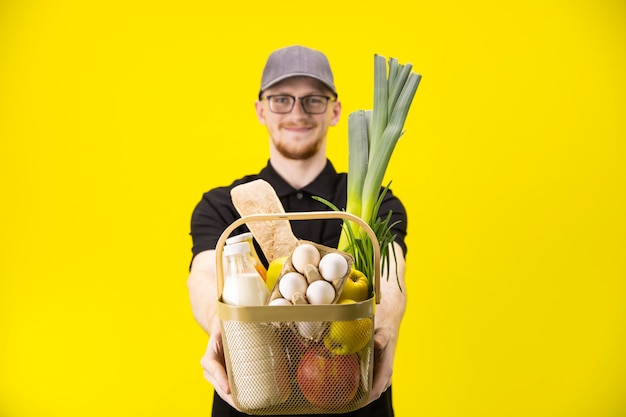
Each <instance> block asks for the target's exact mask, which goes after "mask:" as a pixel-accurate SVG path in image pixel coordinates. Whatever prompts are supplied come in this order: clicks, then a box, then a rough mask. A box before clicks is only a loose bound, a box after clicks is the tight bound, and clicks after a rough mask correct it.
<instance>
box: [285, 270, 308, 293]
mask: <svg viewBox="0 0 626 417" xmlns="http://www.w3.org/2000/svg"><path fill="white" fill-rule="evenodd" d="M307 286H308V284H307V282H306V278H304V275H302V274H299V273H297V272H287V273H286V274H285V275H283V276H282V278H281V279H280V281H279V282H278V291H280V294H281V295H282V296H283V298H286V299H287V300H291V299H292V298H293V296H294V294H297V293H301V294H304V293H306V288H307Z"/></svg>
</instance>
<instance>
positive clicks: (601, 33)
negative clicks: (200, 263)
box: [0, 0, 626, 417]
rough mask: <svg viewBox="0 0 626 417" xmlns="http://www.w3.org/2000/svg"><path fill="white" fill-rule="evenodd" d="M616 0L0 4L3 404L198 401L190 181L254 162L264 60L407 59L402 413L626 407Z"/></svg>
mask: <svg viewBox="0 0 626 417" xmlns="http://www.w3.org/2000/svg"><path fill="white" fill-rule="evenodd" d="M625 35H626V6H625V4H624V3H623V2H622V1H618V0H587V1H583V0H578V1H577V0H574V1H572V0H568V1H565V0H561V1H550V0H529V1H512V2H494V1H487V0H476V1H471V2H460V1H429V2H424V1H408V0H401V1H398V2H383V3H377V4H376V3H372V4H371V6H370V5H364V4H362V3H361V2H343V3H342V2H338V1H325V0H321V1H316V2H311V3H307V2H304V3H298V2H295V3H294V2H292V1H289V2H284V1H276V2H256V3H255V2H250V4H247V5H240V4H239V3H237V2H217V3H216V2H210V1H191V0H180V1H176V2H160V1H146V0H138V1H121V0H109V1H99V0H98V1H71V0H58V1H52V0H50V1H45V0H41V1H36V0H4V1H2V2H1V3H0V199H1V200H0V201H1V206H2V208H1V211H0V415H2V416H7V417H27V416H28V417H30V416H33V417H48V416H50V417H53V416H54V417H56V416H59V417H70V416H92V417H96V416H110V415H115V416H119V417H127V416H128V417H143V416H146V417H147V416H176V417H199V416H207V415H208V414H209V409H210V402H211V399H210V398H211V397H210V394H211V388H210V385H209V384H208V383H207V382H206V381H205V380H204V379H203V376H202V372H201V368H200V365H199V359H200V357H201V355H202V353H203V351H204V348H205V345H206V340H207V338H206V336H205V335H204V334H203V333H202V331H201V330H200V329H199V327H198V326H197V325H196V324H195V322H194V321H193V318H192V316H191V313H190V308H189V305H188V299H187V290H186V286H185V280H186V276H187V268H188V264H189V261H190V245H191V240H190V238H189V236H188V231H189V219H190V215H191V211H192V210H193V207H194V206H195V204H196V203H197V201H198V200H199V199H200V197H201V194H202V193H203V192H204V191H206V190H208V189H209V188H211V187H213V186H217V185H224V184H227V183H229V182H230V181H231V180H232V179H234V178H236V177H239V176H241V175H243V174H247V173H253V172H257V171H258V170H259V169H260V168H261V167H262V166H263V165H264V164H265V162H266V155H267V137H266V133H265V131H264V129H263V128H262V127H261V126H260V125H259V124H258V122H257V121H256V118H255V115H254V111H253V101H254V99H255V95H256V93H257V89H258V85H259V80H260V72H261V69H262V66H263V64H264V62H265V58H266V56H267V55H268V54H269V53H270V52H271V51H272V50H273V49H275V48H278V47H282V46H286V45H289V44H294V43H301V44H305V45H308V46H311V47H314V48H318V49H321V50H323V51H325V52H326V53H327V55H328V56H329V58H330V60H331V62H332V64H333V67H334V71H335V76H336V84H337V86H338V88H339V91H340V98H342V99H343V105H344V117H343V119H342V121H341V123H340V125H339V126H338V127H336V128H334V129H333V130H332V133H331V135H330V156H331V158H332V159H333V161H334V163H335V165H336V167H337V168H338V169H339V170H345V169H346V167H347V149H346V147H347V145H346V135H347V115H348V114H349V113H350V112H351V111H353V110H355V109H360V108H369V107H371V101H372V100H371V96H372V88H373V81H372V80H373V78H372V77H373V54H374V53H378V54H381V55H384V56H386V57H390V56H393V57H396V58H398V59H399V60H400V62H402V63H408V62H410V63H412V64H413V65H414V70H415V71H416V72H419V73H421V74H422V75H423V80H422V83H421V85H420V87H419V89H418V92H417V95H416V98H415V101H414V104H413V106H412V108H411V112H410V115H409V119H408V121H407V123H406V126H405V127H406V129H407V133H406V134H405V136H404V137H403V138H402V140H401V142H400V143H399V145H398V147H397V148H396V152H395V154H394V156H393V158H392V160H391V166H390V168H389V170H388V173H387V174H388V175H387V177H388V179H392V180H393V183H392V188H393V190H394V192H395V193H397V194H398V195H400V196H401V197H402V199H403V200H404V202H405V204H406V206H407V208H408V210H409V215H410V220H409V237H408V245H409V253H408V270H407V279H408V287H409V288H408V289H409V293H410V302H409V303H410V304H409V309H408V312H407V315H406V319H405V321H404V323H403V330H402V338H401V341H400V346H399V351H398V355H397V366H396V372H395V374H394V395H395V405H396V410H397V415H399V416H409V415H418V416H428V417H444V416H445V417H448V416H449V417H453V416H454V417H470V416H477V417H491V416H493V417H496V416H497V417H517V416H519V417H530V416H532V417H619V416H623V415H625V414H626V400H625V399H624V398H626V397H625V396H624V392H626V354H625V353H626V297H625V296H626V256H625V255H626V112H625V110H626V94H625V93H626V77H625V75H624V74H626V42H625V41H626V36H625Z"/></svg>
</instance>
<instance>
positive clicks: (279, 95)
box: [261, 94, 336, 114]
mask: <svg viewBox="0 0 626 417" xmlns="http://www.w3.org/2000/svg"><path fill="white" fill-rule="evenodd" d="M272 97H290V98H291V107H290V108H289V110H287V111H275V110H274V109H273V108H272V100H271V99H272ZM310 97H318V98H325V99H326V103H325V106H324V110H322V111H319V112H311V111H308V110H307V108H306V105H305V104H304V101H303V100H305V99H307V98H310ZM261 99H262V100H267V103H268V105H269V108H270V111H271V112H272V113H276V114H288V113H291V112H292V111H293V108H294V107H295V106H296V101H298V100H300V106H302V110H303V111H304V112H305V113H307V114H324V113H326V110H328V102H329V101H335V100H336V98H335V97H331V96H325V95H323V94H309V95H306V96H302V97H296V96H292V95H291V94H272V95H269V96H264V97H262V98H261Z"/></svg>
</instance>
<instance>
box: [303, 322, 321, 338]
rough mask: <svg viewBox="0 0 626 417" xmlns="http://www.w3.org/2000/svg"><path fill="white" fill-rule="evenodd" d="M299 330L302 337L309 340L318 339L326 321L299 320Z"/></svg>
mask: <svg viewBox="0 0 626 417" xmlns="http://www.w3.org/2000/svg"><path fill="white" fill-rule="evenodd" d="M296 324H297V326H298V332H299V333H300V335H301V336H302V337H304V338H305V339H309V340H314V339H317V338H318V337H320V336H321V334H322V332H324V322H320V321H298V322H296Z"/></svg>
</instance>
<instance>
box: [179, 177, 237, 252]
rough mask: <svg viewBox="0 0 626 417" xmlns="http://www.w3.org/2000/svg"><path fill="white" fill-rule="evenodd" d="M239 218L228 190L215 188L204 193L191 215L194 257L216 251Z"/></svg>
mask: <svg viewBox="0 0 626 417" xmlns="http://www.w3.org/2000/svg"><path fill="white" fill-rule="evenodd" d="M238 217H239V215H238V214H237V213H236V210H235V208H234V207H233V206H232V203H230V194H229V189H228V188H215V189H213V190H211V191H209V192H207V193H204V195H203V196H202V199H201V200H200V202H198V204H197V205H196V207H195V209H194V211H193V213H192V215H191V232H190V235H191V239H192V249H191V251H192V254H193V256H194V257H195V256H196V255H197V254H198V253H200V252H202V251H205V250H211V249H215V247H216V246H217V241H218V240H219V238H220V236H221V234H222V232H223V231H224V230H225V229H226V228H227V227H228V226H229V225H230V224H231V223H232V222H233V221H235V220H236V219H237V218H238Z"/></svg>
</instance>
